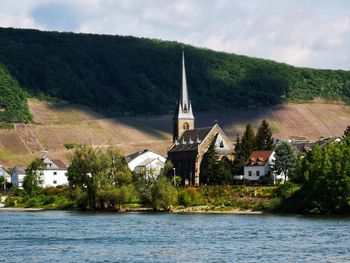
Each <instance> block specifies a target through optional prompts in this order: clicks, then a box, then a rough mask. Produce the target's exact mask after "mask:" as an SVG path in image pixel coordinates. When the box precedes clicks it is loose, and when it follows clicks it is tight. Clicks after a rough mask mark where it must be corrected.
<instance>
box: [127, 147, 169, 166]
mask: <svg viewBox="0 0 350 263" xmlns="http://www.w3.org/2000/svg"><path fill="white" fill-rule="evenodd" d="M148 152H151V153H154V154H157V155H159V156H161V157H163V158H165V157H164V156H163V155H161V154H159V153H157V152H154V151H150V150H148V149H145V150H143V151H139V152H135V153H132V154H129V155H127V156H125V160H126V162H127V163H130V162H131V161H132V160H134V159H136V158H137V157H139V156H140V155H142V154H144V153H148Z"/></svg>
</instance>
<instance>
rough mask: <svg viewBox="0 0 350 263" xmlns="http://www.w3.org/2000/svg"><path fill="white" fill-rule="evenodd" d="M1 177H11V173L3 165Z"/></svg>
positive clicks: (0, 168)
mask: <svg viewBox="0 0 350 263" xmlns="http://www.w3.org/2000/svg"><path fill="white" fill-rule="evenodd" d="M0 176H4V177H9V176H10V174H9V172H8V171H7V170H6V169H5V168H4V167H3V166H2V165H0Z"/></svg>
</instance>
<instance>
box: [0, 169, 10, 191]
mask: <svg viewBox="0 0 350 263" xmlns="http://www.w3.org/2000/svg"><path fill="white" fill-rule="evenodd" d="M0 177H4V179H5V180H4V185H3V187H2V186H0V188H4V189H6V183H11V175H10V174H9V173H8V172H7V171H6V169H5V168H4V167H3V166H2V165H1V164H0Z"/></svg>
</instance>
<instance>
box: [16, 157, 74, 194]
mask: <svg viewBox="0 0 350 263" xmlns="http://www.w3.org/2000/svg"><path fill="white" fill-rule="evenodd" d="M42 161H43V164H44V167H43V168H42V169H40V170H38V171H37V173H38V174H39V175H40V180H41V186H42V187H44V188H45V187H56V186H60V185H67V184H68V178H67V167H66V166H65V164H64V163H63V162H62V161H61V160H51V159H49V158H48V157H47V156H44V157H43V158H42ZM26 171H27V167H23V166H16V167H15V168H14V169H13V172H12V185H13V186H17V187H18V188H19V189H23V180H24V178H25V177H26Z"/></svg>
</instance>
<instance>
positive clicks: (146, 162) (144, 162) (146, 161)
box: [136, 158, 159, 167]
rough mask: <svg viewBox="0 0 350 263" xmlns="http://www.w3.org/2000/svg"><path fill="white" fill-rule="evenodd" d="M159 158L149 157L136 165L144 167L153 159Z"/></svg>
mask: <svg viewBox="0 0 350 263" xmlns="http://www.w3.org/2000/svg"><path fill="white" fill-rule="evenodd" d="M155 160H158V161H159V159H158V158H147V159H146V160H144V161H143V162H141V163H139V164H138V165H137V166H136V167H144V166H147V165H148V164H150V163H152V162H153V161H155Z"/></svg>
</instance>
